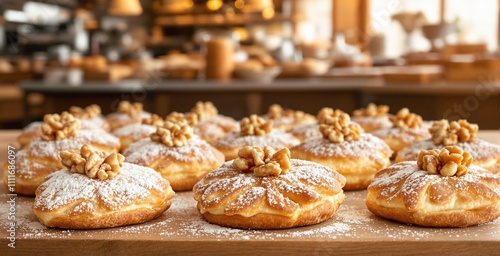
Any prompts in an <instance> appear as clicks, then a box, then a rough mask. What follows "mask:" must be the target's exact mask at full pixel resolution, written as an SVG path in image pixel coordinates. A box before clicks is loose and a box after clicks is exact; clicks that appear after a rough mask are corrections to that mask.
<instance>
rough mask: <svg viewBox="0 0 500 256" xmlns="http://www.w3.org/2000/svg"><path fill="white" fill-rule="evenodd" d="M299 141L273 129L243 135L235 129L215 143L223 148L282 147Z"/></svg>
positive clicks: (290, 135) (287, 146) (293, 144)
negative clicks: (267, 131)
mask: <svg viewBox="0 0 500 256" xmlns="http://www.w3.org/2000/svg"><path fill="white" fill-rule="evenodd" d="M299 143H300V141H299V139H297V138H295V137H294V136H293V135H292V134H289V133H286V132H283V131H281V130H278V129H273V130H272V131H271V132H270V133H268V134H266V135H263V136H256V135H249V136H241V135H240V133H239V132H237V131H234V132H231V133H228V134H226V135H225V136H223V137H221V138H219V139H217V140H216V141H215V142H214V143H213V145H214V146H215V147H216V148H221V149H233V148H239V147H243V146H259V147H265V146H271V147H273V148H275V149H281V148H290V147H293V146H295V145H297V144H299Z"/></svg>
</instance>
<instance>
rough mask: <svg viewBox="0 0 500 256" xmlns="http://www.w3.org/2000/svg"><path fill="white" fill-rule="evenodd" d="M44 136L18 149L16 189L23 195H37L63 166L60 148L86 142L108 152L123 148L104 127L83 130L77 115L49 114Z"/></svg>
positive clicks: (5, 177) (77, 145)
mask: <svg viewBox="0 0 500 256" xmlns="http://www.w3.org/2000/svg"><path fill="white" fill-rule="evenodd" d="M40 130H41V135H40V137H39V138H36V139H33V140H32V141H31V142H30V143H29V144H27V145H25V146H24V147H23V148H22V149H21V150H19V151H17V152H16V163H15V167H16V183H15V191H16V193H18V194H20V195H28V196H33V195H35V190H36V188H37V187H38V186H39V185H40V184H42V182H43V180H44V179H45V177H46V176H47V175H49V174H50V173H53V172H56V171H58V170H60V169H61V168H63V165H62V163H61V158H60V157H59V151H64V150H71V149H79V148H81V147H82V146H83V145H84V144H89V145H91V146H92V147H93V148H94V149H96V150H99V151H104V152H108V153H113V152H117V151H118V149H119V148H120V141H119V140H118V138H116V137H114V136H113V135H111V134H108V133H106V132H104V131H102V130H100V131H96V130H82V129H80V121H79V120H78V119H76V118H74V117H73V115H71V114H69V113H67V112H64V113H63V114H61V115H59V114H47V115H45V116H44V122H43V124H42V125H41V129H40ZM7 169H8V168H7V163H5V165H4V184H5V186H7V183H8V181H7V176H8V175H6V174H7Z"/></svg>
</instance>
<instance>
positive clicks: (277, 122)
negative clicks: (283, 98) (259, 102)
mask: <svg viewBox="0 0 500 256" xmlns="http://www.w3.org/2000/svg"><path fill="white" fill-rule="evenodd" d="M263 118H264V119H266V120H272V121H273V127H274V128H277V129H280V130H283V131H290V130H291V129H292V128H293V127H295V126H298V125H303V124H313V123H316V118H315V117H314V116H313V115H311V114H307V113H305V112H303V111H299V110H292V109H286V110H284V109H283V108H282V107H281V106H280V105H278V104H273V105H271V106H270V107H269V110H268V112H267V114H266V115H264V116H263Z"/></svg>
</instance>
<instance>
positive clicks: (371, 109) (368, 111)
mask: <svg viewBox="0 0 500 256" xmlns="http://www.w3.org/2000/svg"><path fill="white" fill-rule="evenodd" d="M387 112H389V106H387V105H380V106H377V105H375V104H374V103H370V104H368V106H367V107H366V108H360V109H357V110H354V112H353V113H352V115H353V116H373V117H375V116H385V115H386V114H387Z"/></svg>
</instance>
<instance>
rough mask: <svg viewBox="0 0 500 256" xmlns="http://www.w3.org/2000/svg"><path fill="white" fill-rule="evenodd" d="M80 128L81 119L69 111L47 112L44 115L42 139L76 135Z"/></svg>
mask: <svg viewBox="0 0 500 256" xmlns="http://www.w3.org/2000/svg"><path fill="white" fill-rule="evenodd" d="M79 129H80V121H78V119H75V117H73V115H71V114H70V113H68V112H66V111H65V112H63V113H62V114H61V115H58V114H47V115H45V116H44V117H43V124H42V126H41V130H42V135H41V138H42V140H62V139H65V138H68V137H74V136H76V134H77V132H78V130H79Z"/></svg>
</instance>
